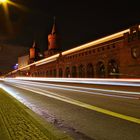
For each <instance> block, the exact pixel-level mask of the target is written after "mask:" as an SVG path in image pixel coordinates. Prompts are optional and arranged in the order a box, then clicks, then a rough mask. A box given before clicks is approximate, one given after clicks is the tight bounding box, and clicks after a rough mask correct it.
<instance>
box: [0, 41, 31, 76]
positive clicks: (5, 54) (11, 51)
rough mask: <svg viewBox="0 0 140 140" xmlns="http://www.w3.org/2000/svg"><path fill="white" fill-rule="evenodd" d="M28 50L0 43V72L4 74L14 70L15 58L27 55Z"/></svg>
mask: <svg viewBox="0 0 140 140" xmlns="http://www.w3.org/2000/svg"><path fill="white" fill-rule="evenodd" d="M28 50H29V49H28V48H27V47H24V46H15V45H9V44H4V43H0V72H1V73H3V74H4V73H8V72H9V71H12V70H14V65H15V64H16V63H17V58H18V57H19V56H23V55H25V54H28Z"/></svg>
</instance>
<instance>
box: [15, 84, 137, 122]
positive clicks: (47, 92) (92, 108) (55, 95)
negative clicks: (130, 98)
mask: <svg viewBox="0 0 140 140" xmlns="http://www.w3.org/2000/svg"><path fill="white" fill-rule="evenodd" d="M16 87H18V88H21V89H24V90H28V91H31V92H33V93H37V94H40V95H44V96H47V97H50V98H54V99H56V100H60V101H63V102H66V103H70V104H73V105H76V106H80V107H83V108H86V109H89V110H93V111H96V112H99V113H103V114H106V115H109V116H113V117H116V118H120V119H123V120H127V121H130V122H133V123H137V124H140V119H139V118H135V117H131V116H127V115H123V114H120V113H116V112H113V111H110V110H107V109H103V108H100V107H97V106H93V105H90V104H87V103H84V102H81V101H78V100H74V99H71V98H68V97H64V96H60V95H58V94H55V93H53V92H50V91H46V90H42V89H39V88H35V89H34V88H32V87H27V86H19V85H18V86H16Z"/></svg>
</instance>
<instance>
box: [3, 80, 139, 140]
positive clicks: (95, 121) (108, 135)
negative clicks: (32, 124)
mask: <svg viewBox="0 0 140 140" xmlns="http://www.w3.org/2000/svg"><path fill="white" fill-rule="evenodd" d="M1 87H2V88H4V89H5V90H6V91H8V93H9V94H12V96H14V97H16V98H17V99H18V100H20V101H21V102H22V103H24V104H25V105H27V106H28V107H29V108H31V109H32V110H33V111H35V112H37V113H38V114H39V115H41V116H42V117H44V118H45V119H46V120H47V121H49V122H51V123H53V124H54V125H55V126H56V127H58V128H59V129H61V130H63V131H65V132H66V133H68V134H70V135H71V136H72V137H73V138H74V139H76V140H139V139H140V87H139V86H136V87H135V86H132V87H131V86H119V85H115V86H113V85H98V84H78V83H75V84H73V83H59V82H54V83H53V82H52V81H51V82H39V81H21V80H5V81H3V82H1Z"/></svg>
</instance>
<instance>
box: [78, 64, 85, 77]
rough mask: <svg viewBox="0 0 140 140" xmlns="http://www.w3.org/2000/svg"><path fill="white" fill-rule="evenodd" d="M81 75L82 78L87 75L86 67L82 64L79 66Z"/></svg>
mask: <svg viewBox="0 0 140 140" xmlns="http://www.w3.org/2000/svg"><path fill="white" fill-rule="evenodd" d="M79 77H80V78H83V77H85V68H84V66H83V65H82V64H81V65H80V66H79Z"/></svg>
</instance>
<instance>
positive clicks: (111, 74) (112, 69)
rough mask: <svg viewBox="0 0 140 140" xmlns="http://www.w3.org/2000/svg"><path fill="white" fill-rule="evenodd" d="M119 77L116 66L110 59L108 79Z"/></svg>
mask: <svg viewBox="0 0 140 140" xmlns="http://www.w3.org/2000/svg"><path fill="white" fill-rule="evenodd" d="M118 76H119V68H118V64H117V62H116V61H115V60H114V59H111V60H110V61H109V62H108V77H116V78H117V77H118Z"/></svg>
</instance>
